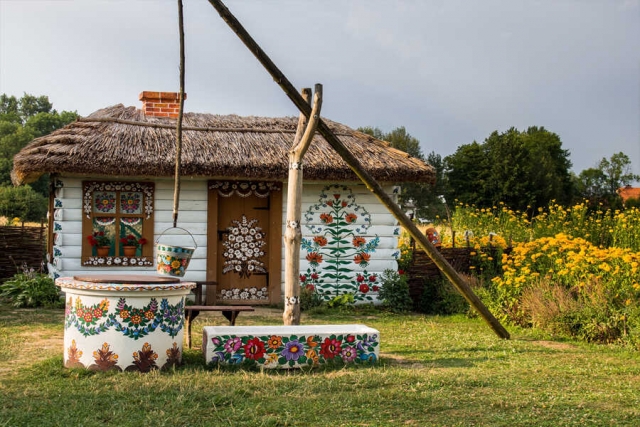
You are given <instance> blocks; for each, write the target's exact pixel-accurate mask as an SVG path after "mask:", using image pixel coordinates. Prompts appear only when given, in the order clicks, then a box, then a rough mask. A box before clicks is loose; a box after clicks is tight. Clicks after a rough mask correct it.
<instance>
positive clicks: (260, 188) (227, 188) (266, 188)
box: [209, 181, 280, 198]
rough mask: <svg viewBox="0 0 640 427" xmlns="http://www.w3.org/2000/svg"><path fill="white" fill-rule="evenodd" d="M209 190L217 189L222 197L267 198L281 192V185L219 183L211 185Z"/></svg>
mask: <svg viewBox="0 0 640 427" xmlns="http://www.w3.org/2000/svg"><path fill="white" fill-rule="evenodd" d="M209 188H210V189H217V190H218V194H219V195H220V196H221V197H231V196H233V195H234V194H237V195H238V196H240V197H249V196H251V195H254V196H256V197H260V198H266V197H269V194H271V192H272V191H280V184H279V183H276V182H250V181H217V182H214V183H212V184H210V185H209Z"/></svg>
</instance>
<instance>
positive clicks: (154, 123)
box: [12, 104, 434, 184]
mask: <svg viewBox="0 0 640 427" xmlns="http://www.w3.org/2000/svg"><path fill="white" fill-rule="evenodd" d="M323 120H325V122H326V123H327V125H328V126H329V127H330V128H331V129H332V130H333V132H334V133H335V134H336V135H337V136H338V138H340V140H341V141H342V142H343V143H344V144H345V145H346V146H347V148H349V150H351V152H352V153H353V154H354V155H355V156H356V157H357V158H358V159H359V160H360V162H361V163H362V165H363V167H364V168H365V169H367V170H368V171H369V173H370V174H371V175H372V176H373V177H374V178H375V179H376V180H378V181H381V182H432V181H433V180H434V172H433V169H432V168H431V167H430V166H429V165H427V164H425V163H424V162H422V161H421V160H419V159H416V158H413V157H411V156H409V155H408V154H406V153H405V152H403V151H400V150H396V149H394V148H392V147H390V146H389V144H388V143H387V142H384V141H380V140H377V139H375V138H373V137H371V136H369V135H366V134H364V133H361V132H358V131H355V130H353V129H350V128H348V127H347V126H344V125H342V124H340V123H336V122H332V121H330V120H327V119H323ZM297 122H298V119H297V118H295V117H282V118H268V117H240V116H236V115H228V116H220V115H213V114H198V113H185V114H184V118H183V134H182V135H183V136H182V139H183V146H182V156H181V157H182V161H181V173H182V176H192V177H207V178H234V179H238V178H250V179H264V180H278V181H282V180H284V179H286V178H287V175H288V159H289V156H288V151H289V149H290V148H291V145H292V142H293V139H294V136H295V131H296V127H297ZM175 126H176V119H170V118H160V117H147V116H145V115H144V114H143V113H142V111H141V110H138V109H136V108H135V107H125V106H123V105H122V104H119V105H114V106H112V107H108V108H104V109H102V110H98V111H96V112H95V113H93V114H91V115H90V116H88V117H86V118H83V119H80V120H78V121H76V122H74V123H71V124H69V125H67V126H65V127H64V128H62V129H58V130H57V131H55V132H53V133H51V134H49V135H47V136H43V137H40V138H37V139H35V140H33V141H32V142H31V143H29V144H28V145H27V146H26V147H25V148H23V149H22V150H21V151H20V152H19V153H18V154H17V155H16V156H15V157H14V160H13V162H14V163H13V171H12V179H13V182H14V183H15V184H23V183H28V182H32V181H34V180H35V179H37V178H38V177H39V176H40V175H42V174H45V173H59V174H74V175H77V176H85V175H93V176H96V175H98V176H136V177H149V176H151V177H154V176H163V177H172V176H173V174H174V172H175V171H174V168H175V141H176V131H175ZM304 178H305V180H332V181H333V180H338V181H342V180H352V181H355V180H357V177H356V175H355V174H354V173H353V172H352V171H351V170H350V169H349V167H348V166H347V165H346V163H345V162H344V161H343V160H342V159H341V158H340V156H339V155H338V154H337V153H336V152H335V151H334V150H333V149H332V148H331V147H330V146H329V144H328V143H327V142H326V141H325V140H324V138H323V137H322V136H321V135H319V134H316V136H315V137H314V139H313V141H312V143H311V146H310V148H309V150H308V151H307V153H306V155H305V158H304Z"/></svg>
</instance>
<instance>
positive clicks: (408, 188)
mask: <svg viewBox="0 0 640 427" xmlns="http://www.w3.org/2000/svg"><path fill="white" fill-rule="evenodd" d="M358 130H359V131H360V132H363V133H366V134H368V135H371V136H373V137H374V138H377V139H381V140H383V141H387V142H389V143H390V144H391V146H392V147H393V148H397V149H398V150H402V151H404V152H405V153H407V154H409V155H410V156H412V157H415V158H418V159H420V160H422V161H425V158H424V154H423V153H422V149H421V148H420V141H419V140H418V139H417V138H414V137H413V136H411V135H410V134H409V132H407V130H406V129H405V127H404V126H400V127H397V128H395V129H393V130H392V131H391V132H388V133H385V132H383V131H381V130H380V129H379V128H377V127H370V126H367V127H361V128H358ZM432 166H433V165H432ZM434 197H435V193H434V187H433V186H432V185H429V184H419V183H403V184H402V193H401V194H400V197H399V201H400V204H406V203H407V202H408V201H409V199H411V200H413V202H414V203H415V204H416V206H417V208H416V217H421V216H426V215H428V213H429V212H430V209H429V206H430V205H431V204H432V203H433V199H434Z"/></svg>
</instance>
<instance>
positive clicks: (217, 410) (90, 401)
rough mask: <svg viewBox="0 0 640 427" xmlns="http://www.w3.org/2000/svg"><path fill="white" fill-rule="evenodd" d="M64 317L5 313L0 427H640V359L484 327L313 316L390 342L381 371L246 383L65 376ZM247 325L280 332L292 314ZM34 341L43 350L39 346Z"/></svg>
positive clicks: (361, 313)
mask: <svg viewBox="0 0 640 427" xmlns="http://www.w3.org/2000/svg"><path fill="white" fill-rule="evenodd" d="M62 319H63V312H62V311H61V310H43V309H39V310H15V309H12V308H10V307H7V306H0V400H1V402H2V404H1V405H0V426H5V425H6V426H27V425H28V426H32V425H39V426H58V425H59V426H104V425H118V426H141V425H154V426H165V425H166V426H212V425H216V426H217V425H229V426H244V425H246V426H316V425H317V426H321V425H322V426H327V425H328V426H334V425H343V426H397V425H414V426H430V425H434V426H470V425H478V426H518V425H521V426H525V425H526V426H531V425H536V426H571V425H576V426H578V425H579V426H606V425H612V426H613V425H615V426H620V425H629V426H632V425H637V423H638V419H640V354H638V352H632V351H630V350H625V349H622V348H616V347H609V346H593V345H588V344H582V343H577V342H570V341H551V340H549V338H548V337H542V336H536V335H535V334H534V333H533V332H531V331H526V330H518V329H512V328H509V329H510V332H511V333H512V339H511V340H509V341H503V340H500V339H498V338H497V337H496V336H495V335H494V334H493V332H492V331H491V330H490V329H489V328H488V327H487V326H486V325H485V324H484V323H482V322H481V321H480V320H477V319H467V318H464V317H462V316H453V317H434V316H422V315H395V314H393V315H392V314H387V313H382V312H378V311H374V310H370V309H369V310H358V311H355V312H354V311H353V310H351V312H349V313H347V312H333V313H329V312H325V313H321V314H314V315H308V316H307V315H305V316H304V317H303V323H305V324H311V323H316V324H323V323H325V324H328V323H365V324H366V325H368V326H372V327H374V328H377V329H378V330H380V333H381V360H380V363H379V364H378V365H376V366H374V367H361V366H358V367H356V366H346V367H342V368H326V369H325V368H320V369H314V370H305V371H247V370H243V369H231V368H224V369H219V368H211V367H207V366H205V364H204V360H203V359H202V356H201V353H200V349H199V348H197V347H199V343H198V339H199V337H200V336H201V328H202V326H203V325H205V324H207V325H215V324H219V325H221V324H224V319H223V318H222V316H220V315H219V314H217V313H215V314H214V313H208V314H206V315H202V316H201V317H198V319H197V320H196V322H195V324H194V327H193V339H194V342H195V343H196V345H195V346H194V348H193V349H191V350H188V349H186V348H185V354H184V362H185V363H184V365H183V366H182V367H180V368H178V369H176V370H175V371H170V372H158V371H155V372H151V373H149V374H140V373H127V372H125V373H111V372H110V373H93V372H88V371H84V370H70V369H65V368H63V366H62V338H63V334H64V331H63V326H62V323H63V322H62ZM238 324H239V325H251V324H281V312H279V311H278V310H276V309H260V310H257V311H256V313H253V314H252V315H245V314H242V315H241V316H240V318H239V320H238ZM34 337H35V338H34Z"/></svg>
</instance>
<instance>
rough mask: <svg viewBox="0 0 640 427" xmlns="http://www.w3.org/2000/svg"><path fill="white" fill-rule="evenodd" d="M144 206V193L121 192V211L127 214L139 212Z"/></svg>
mask: <svg viewBox="0 0 640 427" xmlns="http://www.w3.org/2000/svg"><path fill="white" fill-rule="evenodd" d="M141 208H142V193H139V192H122V193H120V212H123V213H127V214H137V213H140V212H141Z"/></svg>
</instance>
